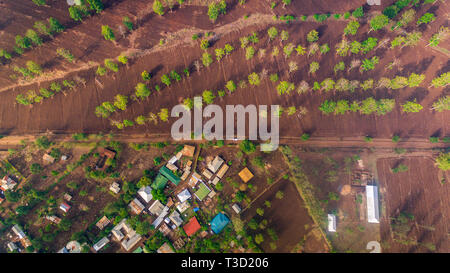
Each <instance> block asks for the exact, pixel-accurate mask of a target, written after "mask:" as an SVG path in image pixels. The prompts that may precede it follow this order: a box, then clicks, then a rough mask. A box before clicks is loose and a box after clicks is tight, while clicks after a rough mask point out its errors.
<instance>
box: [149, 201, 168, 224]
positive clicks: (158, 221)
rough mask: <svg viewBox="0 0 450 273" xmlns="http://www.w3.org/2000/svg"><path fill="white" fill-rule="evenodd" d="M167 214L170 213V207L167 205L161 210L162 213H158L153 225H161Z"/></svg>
mask: <svg viewBox="0 0 450 273" xmlns="http://www.w3.org/2000/svg"><path fill="white" fill-rule="evenodd" d="M167 214H169V207H167V206H165V207H164V208H163V210H162V211H161V213H160V214H159V215H158V218H156V220H155V221H153V223H152V225H153V227H155V228H157V227H158V226H159V224H161V223H162V221H163V220H164V218H165V217H166V216H167Z"/></svg>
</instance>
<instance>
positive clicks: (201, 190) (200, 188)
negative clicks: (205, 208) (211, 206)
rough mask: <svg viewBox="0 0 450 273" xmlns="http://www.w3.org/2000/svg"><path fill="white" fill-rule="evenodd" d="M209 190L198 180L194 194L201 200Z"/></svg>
mask: <svg viewBox="0 0 450 273" xmlns="http://www.w3.org/2000/svg"><path fill="white" fill-rule="evenodd" d="M210 192H211V190H210V189H209V188H208V187H207V186H206V185H205V184H204V183H203V182H200V183H199V185H198V190H197V191H196V192H195V193H194V194H195V196H197V198H198V200H200V201H203V199H205V197H206V196H208V194H209V193H210Z"/></svg>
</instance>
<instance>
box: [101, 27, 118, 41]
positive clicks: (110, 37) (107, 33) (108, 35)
mask: <svg viewBox="0 0 450 273" xmlns="http://www.w3.org/2000/svg"><path fill="white" fill-rule="evenodd" d="M102 35H103V37H104V38H105V40H107V41H114V40H115V39H116V37H115V36H114V32H113V31H112V29H111V28H110V27H109V26H107V25H103V26H102Z"/></svg>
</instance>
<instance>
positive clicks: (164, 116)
mask: <svg viewBox="0 0 450 273" xmlns="http://www.w3.org/2000/svg"><path fill="white" fill-rule="evenodd" d="M158 116H159V119H160V120H161V121H168V120H169V109H167V108H162V109H161V110H160V111H159V113H158Z"/></svg>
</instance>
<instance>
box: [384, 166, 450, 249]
mask: <svg viewBox="0 0 450 273" xmlns="http://www.w3.org/2000/svg"><path fill="white" fill-rule="evenodd" d="M400 163H401V164H404V165H406V166H408V168H409V170H408V171H407V172H403V173H397V174H395V173H393V172H392V171H391V168H395V167H396V165H397V164H400ZM377 168H378V175H379V179H380V186H381V189H380V190H381V191H382V193H383V192H385V193H384V195H385V201H386V208H385V215H386V217H383V218H382V222H381V236H382V240H383V241H386V242H388V244H387V245H388V246H389V247H388V248H387V249H384V250H383V251H385V252H430V249H429V248H426V247H425V246H424V244H431V245H434V246H435V248H436V250H435V251H432V252H448V251H449V250H450V240H449V238H448V231H449V227H450V221H449V213H450V200H449V197H450V192H449V191H450V186H449V183H448V181H449V173H448V172H445V173H443V172H442V171H439V169H437V168H435V167H434V162H433V160H432V159H431V158H429V157H405V158H403V159H400V160H399V159H395V158H385V159H379V160H378V161H377ZM443 177H445V178H446V182H445V183H444V184H442V183H441V179H442V178H443ZM401 212H407V213H411V214H412V215H414V224H413V226H412V229H411V231H410V232H409V233H408V239H412V240H416V241H417V242H418V243H417V244H415V245H409V246H407V245H404V244H401V243H398V242H394V241H393V240H392V232H391V227H390V221H389V218H388V217H397V216H398V215H399V213H401Z"/></svg>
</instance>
